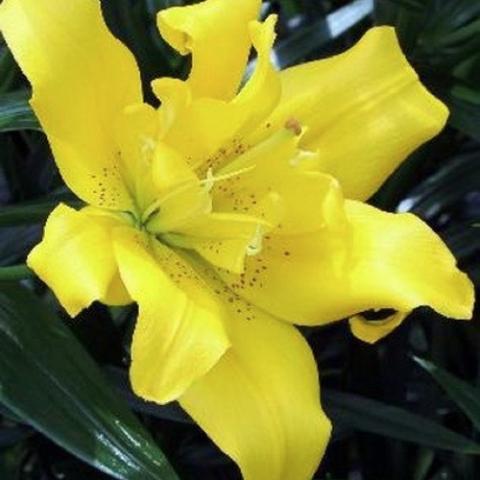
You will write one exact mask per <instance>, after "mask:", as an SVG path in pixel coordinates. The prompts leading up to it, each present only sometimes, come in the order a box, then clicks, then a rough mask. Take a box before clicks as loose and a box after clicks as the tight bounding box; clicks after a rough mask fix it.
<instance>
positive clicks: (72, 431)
mask: <svg viewBox="0 0 480 480" xmlns="http://www.w3.org/2000/svg"><path fill="white" fill-rule="evenodd" d="M0 402H3V403H4V404H5V405H6V406H7V407H8V408H9V409H11V410H12V412H13V413H14V414H15V415H18V416H19V417H20V418H22V419H23V420H24V421H26V422H27V423H29V424H30V425H32V426H33V427H34V428H35V429H37V430H39V431H41V432H42V433H44V434H45V435H46V436H48V437H49V438H51V439H52V440H53V441H55V442H56V443H58V444H59V445H61V446H62V447H63V448H65V449H67V450H69V451H70V452H71V453H73V454H74V455H76V456H78V457H79V458H81V459H83V460H84V461H86V462H88V463H90V464H91V465H93V466H95V467H97V468H99V469H100V470H102V471H104V472H107V473H109V474H110V475H113V476H114V477H115V478H118V479H121V480H149V479H151V480H154V479H155V480H177V476H176V475H175V473H174V471H173V469H172V468H171V467H170V465H169V464H168V462H167V460H166V458H165V457H164V455H163V453H162V452H161V451H160V449H159V448H158V447H157V446H156V445H155V443H154V442H153V440H152V439H151V437H150V436H149V434H148V433H147V432H146V431H145V430H144V429H143V427H142V426H141V425H140V423H139V422H138V420H137V419H136V418H135V417H134V416H133V415H132V414H131V412H130V411H129V410H128V408H127V407H126V406H125V405H124V404H123V403H122V402H121V401H120V400H119V399H118V398H116V396H115V395H114V394H113V393H112V391H111V390H110V388H109V387H108V386H107V384H106V382H105V380H104V378H103V376H102V374H101V372H100V370H99V369H98V367H97V366H96V365H95V364H94V362H93V361H92V359H91V358H90V357H89V355H88V354H87V353H86V352H85V350H84V349H83V347H82V346H81V345H80V344H79V343H78V341H77V340H76V339H75V338H74V337H73V335H72V333H71V332H70V331H69V329H68V328H67V327H65V326H64V325H63V324H62V322H61V321H60V320H59V319H58V318H57V317H55V316H54V315H53V314H52V313H51V312H50V311H49V310H48V309H47V308H46V307H45V306H44V305H43V304H42V303H41V302H40V301H39V300H38V299H37V298H36V297H35V296H34V295H33V294H31V293H30V292H29V291H27V290H25V289H23V288H21V287H19V286H17V285H14V284H7V283H2V284H0Z"/></svg>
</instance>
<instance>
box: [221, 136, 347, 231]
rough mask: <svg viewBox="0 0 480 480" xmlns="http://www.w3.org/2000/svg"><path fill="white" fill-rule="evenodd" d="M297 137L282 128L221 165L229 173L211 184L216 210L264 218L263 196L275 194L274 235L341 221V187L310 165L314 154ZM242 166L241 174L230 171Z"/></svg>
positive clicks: (225, 172)
mask: <svg viewBox="0 0 480 480" xmlns="http://www.w3.org/2000/svg"><path fill="white" fill-rule="evenodd" d="M301 137H302V132H298V131H293V130H292V129H290V128H283V129H281V130H280V131H278V132H276V133H275V134H273V135H272V136H271V137H270V138H268V139H266V140H264V141H263V142H261V143H260V144H258V145H256V146H255V147H253V148H251V149H250V150H248V151H247V152H246V153H245V154H243V155H241V156H239V157H238V158H236V159H235V160H234V161H232V162H230V163H229V164H227V165H226V166H225V167H224V168H222V169H220V170H219V171H218V174H219V175H232V176H231V177H230V178H227V179H226V180H224V181H222V182H219V183H218V185H215V186H214V188H213V190H212V196H213V205H214V208H216V209H217V210H221V211H233V212H242V213H244V214H249V215H254V216H259V214H260V216H261V217H262V218H265V213H264V212H263V211H261V212H260V211H259V209H260V207H261V206H262V202H261V200H262V199H263V198H265V196H267V195H268V194H269V193H270V192H275V193H276V194H277V195H278V197H279V199H280V202H281V206H282V213H281V221H280V222H279V223H278V228H277V229H276V230H275V234H278V235H295V234H300V233H307V232H312V231H316V230H318V229H320V228H322V227H324V226H325V225H327V224H332V223H335V224H340V223H341V222H342V219H343V218H344V216H345V215H344V213H343V196H342V192H341V189H340V186H339V184H338V182H337V181H336V180H335V179H334V178H333V177H331V176H329V175H326V174H324V173H320V172H318V171H315V170H312V169H311V168H310V166H309V165H310V164H311V163H312V162H313V163H315V162H316V161H317V156H316V155H314V154H313V153H312V152H307V151H302V150H301V149H300V148H299V142H301ZM247 169H248V171H245V170H247ZM242 170H244V171H245V173H243V174H241V175H234V173H235V172H236V171H242ZM267 219H268V218H267Z"/></svg>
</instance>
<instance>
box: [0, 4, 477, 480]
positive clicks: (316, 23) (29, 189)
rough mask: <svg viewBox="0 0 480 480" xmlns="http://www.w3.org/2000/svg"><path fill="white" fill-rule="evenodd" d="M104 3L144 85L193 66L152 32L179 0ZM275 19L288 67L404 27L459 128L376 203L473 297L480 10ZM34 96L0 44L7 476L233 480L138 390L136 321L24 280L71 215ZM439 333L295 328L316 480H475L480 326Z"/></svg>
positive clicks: (223, 462) (406, 9)
mask: <svg viewBox="0 0 480 480" xmlns="http://www.w3.org/2000/svg"><path fill="white" fill-rule="evenodd" d="M102 3H103V7H104V13H105V15H106V17H107V19H108V23H109V25H110V27H111V28H112V30H113V31H114V32H115V34H116V35H117V36H118V37H120V38H121V39H122V40H123V41H124V42H125V43H126V44H127V45H128V46H129V47H130V48H131V49H132V50H133V52H134V53H135V55H136V57H137V60H138V61H139V63H140V65H141V70H142V72H143V75H144V78H143V80H144V82H145V85H148V83H149V81H150V80H152V79H154V78H156V77H159V76H162V75H169V76H180V77H184V76H185V75H186V73H187V72H188V68H189V67H188V63H187V62H186V61H185V60H184V59H181V58H179V57H178V56H177V55H175V54H174V53H173V51H172V50H171V49H169V48H168V47H167V46H166V45H165V44H164V43H163V42H162V40H161V39H160V38H159V36H158V35H157V32H156V30H155V24H154V21H153V19H154V15H155V12H157V11H158V10H159V9H161V8H164V7H167V6H171V5H174V4H180V3H182V1H181V0H103V1H102ZM232 8H234V6H233V2H232ZM272 11H275V12H277V13H279V15H280V24H279V28H278V31H279V39H278V42H277V47H276V51H275V59H276V62H277V64H278V66H280V67H285V66H289V65H292V64H295V63H298V62H300V61H304V60H310V59H317V58H323V57H325V56H329V55H331V54H334V53H337V52H340V51H343V50H345V49H346V48H348V47H349V46H351V45H352V44H353V43H354V42H355V41H356V40H357V39H358V38H359V37H360V36H361V35H362V34H363V32H364V31H365V30H366V29H367V28H368V27H369V26H371V25H372V24H390V25H395V26H396V27H397V32H398V34H399V37H400V39H401V43H402V46H403V48H404V51H405V53H406V54H407V56H408V58H409V60H410V62H411V63H412V64H413V65H414V66H415V68H416V69H417V71H418V72H419V74H420V76H421V78H422V80H423V81H424V83H425V84H426V85H427V86H428V87H429V88H430V89H431V90H432V91H434V92H435V93H436V94H437V95H438V96H440V97H441V98H442V99H443V100H444V101H445V102H446V103H447V104H448V105H449V107H450V109H451V112H452V115H451V118H450V122H449V125H448V127H447V128H446V129H445V131H444V132H443V133H442V134H441V135H440V136H439V137H438V138H436V139H435V140H434V141H432V142H430V144H428V145H426V146H424V147H423V148H421V149H420V150H419V151H418V152H416V153H415V154H414V155H412V157H411V158H409V159H408V160H407V161H406V162H405V163H404V164H403V165H402V166H401V167H400V168H399V170H398V171H397V172H396V173H395V174H394V175H393V176H392V177H391V178H390V179H389V181H388V182H387V183H386V184H385V185H384V187H383V188H382V189H381V191H380V192H379V193H378V194H377V195H375V197H374V198H373V199H372V202H373V203H374V204H376V205H377V206H380V207H381V208H384V209H386V210H390V211H406V210H410V211H413V212H415V213H416V214H417V215H419V216H421V217H422V218H423V219H425V220H426V221H427V222H428V223H429V224H430V225H431V226H432V227H433V228H435V229H436V230H437V231H438V232H439V233H440V234H441V235H442V237H443V238H444V239H445V241H446V242H447V243H448V244H449V246H450V247H451V248H452V249H453V251H454V252H455V254H456V256H457V258H458V259H459V262H460V265H461V267H462V268H464V269H465V270H466V271H468V273H469V274H470V275H471V277H472V278H473V279H474V281H475V282H476V283H477V285H478V284H480V261H479V260H480V235H479V232H478V224H479V223H480V143H479V142H480V2H479V1H478V0H377V1H376V2H375V3H374V2H373V0H355V1H351V2H347V1H341V0H330V1H328V0H279V1H271V2H267V3H266V4H265V12H264V13H265V14H267V13H269V12H272ZM92 54H93V52H92ZM28 97H29V92H28V83H27V82H26V81H25V79H24V78H23V76H22V74H21V72H20V71H19V70H18V68H17V67H16V65H15V62H14V61H13V59H12V56H11V54H10V53H9V51H8V49H7V48H6V47H5V46H4V45H3V44H1V43H0V202H1V204H2V208H1V209H0V267H2V268H0V279H1V280H0V478H1V479H2V480H3V479H5V480H13V479H15V480H53V479H65V480H76V479H79V480H80V479H81V480H84V479H86V478H88V479H92V480H96V479H109V478H119V479H129V480H130V479H132V480H137V479H138V480H144V479H145V480H148V479H159V480H172V479H177V478H178V477H180V478H181V479H185V480H188V479H192V480H193V479H199V478H201V479H205V480H214V479H219V480H220V479H225V480H227V479H228V480H230V479H238V478H239V473H238V471H237V469H236V467H235V466H234V464H233V463H232V462H231V461H230V460H229V459H228V458H226V457H225V456H224V455H222V454H221V453H220V452H219V451H218V450H217V449H216V448H215V447H214V446H213V445H212V444H211V442H210V441H209V440H208V439H207V438H206V436H205V435H204V434H203V433H202V432H201V431H200V429H198V428H197V427H196V426H195V425H194V424H193V423H192V422H191V421H190V419H189V418H188V417H187V416H186V415H185V414H183V412H182V411H181V410H180V409H179V408H178V407H177V406H175V405H170V406H168V407H157V406H155V405H152V404H147V403H145V402H142V401H140V400H139V399H138V398H136V397H135V396H134V395H133V394H132V392H131V391H130V389H129V386H128V379H127V374H126V369H127V367H128V362H129V360H128V345H129V343H130V336H131V332H132V328H133V322H134V319H135V311H134V309H133V308H130V309H107V308H106V307H103V306H101V305H94V306H92V307H91V308H89V309H88V310H87V311H85V312H83V313H82V314H81V315H80V317H79V318H78V319H76V320H74V321H72V320H70V319H68V318H67V316H66V314H65V313H64V312H63V310H62V309H61V307H60V306H59V305H58V303H57V302H56V300H55V298H54V297H53V296H52V295H51V293H50V292H49V291H48V290H47V289H46V288H45V287H44V286H43V285H41V284H40V283H39V282H38V281H37V280H35V279H34V278H33V277H30V274H29V272H28V270H27V269H26V268H25V267H24V266H22V264H23V262H24V261H25V256H26V254H27V253H28V251H29V249H30V248H31V247H32V245H34V244H35V243H36V242H37V241H38V240H39V238H40V236H41V229H42V222H43V221H44V219H45V218H46V216H47V215H48V213H49V212H50V211H51V210H52V208H53V207H54V206H55V205H56V204H57V203H58V201H59V200H62V201H64V202H67V203H69V204H72V205H77V204H78V200H77V199H75V197H74V196H73V195H72V194H71V193H70V192H69V191H68V190H67V189H66V187H65V186H64V184H63V183H62V181H61V179H60V177H59V175H58V172H57V170H56V167H55V165H54V163H53V160H52V157H51V154H50V151H49V148H48V144H47V142H46V140H45V137H44V135H43V134H42V133H41V132H40V129H39V126H38V124H37V121H36V119H35V118H34V116H33V115H32V113H31V111H30V109H29V107H28V103H27V99H28ZM32 292H33V293H32ZM434 317H436V315H435V314H433V313H432V312H431V311H427V310H418V311H416V312H415V313H414V314H413V315H412V316H411V318H410V319H409V321H407V322H405V324H404V325H403V326H402V327H400V328H399V329H398V330H397V331H396V332H394V333H393V334H392V335H391V336H389V337H388V338H386V339H385V340H383V341H381V342H380V343H379V344H378V345H376V346H373V347H371V346H367V345H364V344H362V343H361V342H359V341H357V340H355V339H354V338H353V337H352V336H351V335H350V334H349V332H348V329H347V326H346V325H345V324H341V323H340V324H336V325H332V326H329V327H327V328H316V329H315V328H311V329H305V330H304V334H305V336H306V337H307V339H308V340H309V342H310V344H311V346H312V348H313V351H314V353H315V356H316V358H317V361H318V363H319V366H320V371H321V376H322V385H323V393H322V396H323V397H324V398H323V403H324V405H325V407H326V409H327V411H328V413H329V415H330V416H331V418H332V419H333V421H334V424H335V430H334V435H333V440H332V442H331V444H330V446H329V449H328V452H327V455H326V457H325V459H324V462H323V464H322V467H321V470H320V471H319V472H317V474H316V477H315V478H316V479H317V480H320V479H322V480H347V479H349V480H407V479H412V480H437V479H442V480H460V479H467V480H474V479H477V478H480V459H479V453H480V439H479V433H478V432H479V430H480V369H479V366H480V348H479V346H480V325H479V323H478V320H477V319H476V317H475V318H474V320H473V321H472V322H468V323H465V322H458V323H454V322H447V321H443V320H442V319H441V318H434ZM162 452H164V453H162ZM166 458H168V462H167V460H166ZM170 465H172V466H173V468H172V467H171V466H170ZM174 470H175V471H176V472H177V474H178V477H177V476H176V473H174ZM258 480H262V479H258Z"/></svg>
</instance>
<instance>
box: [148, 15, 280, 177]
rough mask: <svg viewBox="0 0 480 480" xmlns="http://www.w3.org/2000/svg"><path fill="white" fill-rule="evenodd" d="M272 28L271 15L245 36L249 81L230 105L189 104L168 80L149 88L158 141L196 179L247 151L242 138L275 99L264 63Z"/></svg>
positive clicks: (183, 85) (186, 91) (276, 89)
mask: <svg viewBox="0 0 480 480" xmlns="http://www.w3.org/2000/svg"><path fill="white" fill-rule="evenodd" d="M275 22H276V17H275V16H273V15H272V16H270V17H269V18H267V20H265V22H263V23H260V22H257V21H252V22H251V23H250V25H249V29H248V32H249V35H250V37H251V40H252V43H253V46H254V48H255V50H256V51H257V53H258V61H257V64H256V67H255V70H254V72H253V74H252V76H251V78H250V79H249V80H248V82H247V83H246V85H245V86H244V87H243V88H242V90H241V91H240V92H239V94H238V95H237V96H236V97H235V98H234V99H233V100H231V101H224V100H219V99H215V98H194V96H193V95H192V91H191V88H190V87H189V84H188V83H187V82H182V81H180V80H176V79H172V78H161V79H158V80H155V81H154V82H152V88H153V91H154V92H155V94H156V95H157V97H158V98H159V99H160V100H161V102H162V106H161V108H160V115H161V121H162V124H163V128H162V130H163V137H162V141H163V142H165V143H167V144H169V145H170V146H172V147H173V148H175V149H177V150H178V151H179V152H180V153H181V154H182V155H183V156H184V157H185V158H186V160H187V162H188V164H189V165H190V166H192V168H194V169H195V170H197V171H198V173H199V174H201V175H206V173H207V171H208V170H209V169H212V170H213V171H215V170H217V168H218V167H219V166H221V165H224V164H226V163H227V162H228V160H230V159H231V158H232V157H233V156H235V155H238V154H240V153H242V152H243V151H245V150H247V149H248V148H249V145H247V144H246V143H245V142H244V137H245V136H246V135H247V134H248V133H250V132H252V131H254V130H256V129H257V127H258V125H259V123H260V122H261V121H262V120H264V119H265V118H266V117H268V116H269V115H270V113H271V112H272V111H273V109H274V108H275V106H276V105H277V103H278V101H279V99H280V76H279V74H278V72H276V71H275V69H274V68H273V66H272V64H271V62H270V51H271V48H272V45H273V41H274V38H275V31H274V29H275ZM210 78H211V77H210Z"/></svg>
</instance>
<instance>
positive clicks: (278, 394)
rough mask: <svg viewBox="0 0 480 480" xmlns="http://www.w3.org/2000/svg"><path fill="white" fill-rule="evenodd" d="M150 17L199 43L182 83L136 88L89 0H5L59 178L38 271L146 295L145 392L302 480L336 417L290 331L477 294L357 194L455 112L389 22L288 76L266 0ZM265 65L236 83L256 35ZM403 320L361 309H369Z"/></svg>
mask: <svg viewBox="0 0 480 480" xmlns="http://www.w3.org/2000/svg"><path fill="white" fill-rule="evenodd" d="M234 3H235V5H234V6H233V5H232V2H230V1H228V0H206V1H204V2H202V3H198V4H195V5H193V6H186V7H174V8H170V9H167V10H165V11H162V12H160V13H159V15H158V26H159V29H160V32H161V34H162V35H163V37H164V39H165V40H166V41H167V42H168V43H169V44H170V45H171V46H172V47H173V48H175V49H176V50H177V51H178V52H179V53H180V54H181V55H187V54H188V55H192V70H191V73H190V77H189V78H188V79H187V80H186V81H180V80H176V79H170V78H162V79H159V80H157V81H155V82H153V84H152V89H153V92H154V93H155V94H156V95H157V96H158V98H159V99H160V101H161V107H160V108H158V109H155V108H153V107H152V106H150V105H147V104H146V103H145V102H144V100H143V93H142V87H141V82H140V76H139V71H138V68H137V65H136V63H135V60H134V58H133V57H132V55H131V54H130V53H129V52H128V51H127V49H126V48H125V47H124V46H123V45H122V44H121V43H120V42H119V41H118V40H117V39H116V38H114V37H113V36H112V35H111V33H110V32H109V31H108V29H107V27H106V26H105V23H104V21H103V17H102V13H101V8H100V4H99V1H98V0H68V1H65V0H4V1H3V3H2V5H1V6H0V28H1V31H2V33H3V35H4V37H5V39H6V41H7V43H8V45H9V47H10V48H11V50H12V52H13V54H14V56H15V58H16V60H17V62H18V64H19V65H20V67H21V68H22V70H23V72H24V73H25V75H26V76H27V77H28V79H29V80H30V82H31V84H32V86H33V97H32V100H31V104H32V107H33V108H34V110H35V112H36V114H37V116H38V118H39V120H40V122H41V124H42V126H43V128H44V131H45V132H46V134H47V136H48V139H49V142H50V145H51V147H52V150H53V153H54V155H55V159H56V162H57V164H58V167H59V169H60V172H61V174H62V176H63V178H64V180H65V182H66V184H67V185H68V186H69V187H70V188H71V189H72V190H73V191H74V192H75V193H76V194H77V195H78V196H79V197H80V198H81V199H83V200H84V201H85V202H86V203H87V204H88V205H89V206H88V207H86V208H83V209H81V210H80V211H76V210H73V209H71V208H69V207H67V206H65V205H59V206H58V207H57V208H56V209H55V210H54V211H53V213H52V214H51V215H50V217H49V219H48V221H47V224H46V226H45V234H44V238H43V240H42V242H41V243H40V244H39V245H37V246H36V247H35V248H34V249H33V251H32V252H31V253H30V256H29V257H28V264H29V266H30V267H31V268H32V269H33V270H34V271H35V272H36V273H37V274H38V276H39V277H40V278H41V279H43V280H44V281H45V282H46V283H47V284H48V285H49V286H50V287H51V288H52V290H53V291H54V292H55V294H56V295H57V297H58V299H59V300H60V302H61V303H62V305H63V306H64V307H65V309H66V310H67V311H68V313H69V314H70V315H72V316H74V315H76V314H78V313H79V312H80V311H81V310H82V309H83V308H85V307H87V306H88V305H90V304H91V303H92V302H93V301H101V302H104V303H105V304H108V305H123V304H128V303H130V302H136V303H137V304H138V306H139V317H138V321H137V326H136V330H135V333H134V337H133V343H132V348H131V355H132V365H131V371H130V375H131V381H132V385H133V388H134V390H135V392H136V393H137V394H138V395H139V396H141V397H143V398H145V399H148V400H152V401H155V402H158V403H165V402H170V401H172V400H178V401H179V402H180V403H181V405H182V406H183V408H184V409H185V410H186V411H187V412H188V413H189V414H190V415H191V416H192V417H193V418H194V419H195V420H196V421H197V422H198V423H199V424H200V426H201V427H202V428H203V429H204V430H205V431H206V432H207V434H208V435H209V436H210V437H211V438H212V440H213V441H214V442H216V443H217V445H218V446H219V447H220V448H221V449H222V450H223V451H225V452H226V453H227V454H228V455H229V456H230V457H231V458H232V459H234V460H235V462H237V464H238V465H239V466H240V469H241V470H242V474H243V476H244V478H245V479H247V480H309V479H311V478H312V475H313V474H314V472H315V469H316V468H317V465H318V463H319V461H320V459H321V457H322V455H323V452H324V450H325V447H326V444H327V442H328V439H329V434H330V423H329V420H328V419H327V418H326V416H325V414H324V413H323V411H322V409H321V406H320V392H319V382H318V373H317V369H316V365H315V362H314V359H313V356H312V354H311V352H310V350H309V348H308V346H307V343H306V341H305V340H304V339H303V337H302V336H301V335H300V334H299V333H298V331H297V330H296V328H295V327H294V326H293V324H301V325H323V324H326V323H329V322H333V321H337V320H340V319H343V318H350V322H351V328H352V331H353V333H354V334H355V335H357V336H358V337H360V338H361V339H363V340H365V341H369V342H374V341H376V340H378V339H379V338H381V337H383V336H384V335H386V334H387V333H388V332H390V331H391V330H392V329H393V328H394V327H396V326H397V325H398V324H399V323H400V322H401V321H403V319H404V318H405V317H406V316H407V314H408V313H409V312H410V311H411V310H412V309H414V308H416V307H418V306H421V305H428V306H430V307H432V308H434V309H435V310H436V311H437V312H439V313H441V314H443V315H445V316H448V317H452V318H457V319H468V318H470V316H471V312H472V304H473V288H472V285H471V283H470V281H469V280H468V278H467V277H466V275H464V274H463V273H461V272H460V271H459V270H458V269H457V267H456V263H455V259H454V257H453V256H452V255H451V253H450V252H449V251H448V249H447V247H446V246H445V245H444V244H443V242H442V241H441V240H440V239H439V238H438V236H437V235H436V234H435V233H434V232H433V231H432V230H430V229H429V227H428V226H426V225H425V224H424V223H422V221H421V220H420V219H418V218H416V217H415V216H413V215H410V214H398V215H396V214H390V213H385V212H381V211H379V210H377V209H375V208H373V207H371V206H368V205H367V204H365V203H363V202H364V201H365V200H367V199H368V198H369V197H370V196H371V195H372V194H373V193H374V192H375V191H376V190H377V189H378V188H379V186H380V185H381V184H382V182H383V181H384V180H385V179H386V178H387V177H388V176H389V175H390V174H391V173H392V172H393V171H394V170H395V168H396V167H397V166H398V165H399V164H400V162H401V161H402V160H403V159H404V158H405V157H406V156H407V155H408V154H409V153H410V152H412V151H413V150H415V149H416V148H417V147H418V146H419V145H420V144H422V143H423V142H425V141H426V140H428V139H430V138H431V137H433V136H434V135H436V134H437V133H438V132H439V131H440V130H441V129H442V128H443V126H444V124H445V121H446V119H447V116H448V112H447V109H446V108H445V106H444V105H443V104H442V103H441V102H440V101H438V100H437V99H436V98H434V97H433V96H432V95H431V94H430V93H429V92H428V91H427V90H426V89H425V88H424V87H423V86H422V85H421V83H420V82H419V80H418V78H417V75H416V74H415V72H414V71H413V70H412V68H411V67H410V66H409V64H408V63H407V61H406V59H405V57H404V56H403V54H402V52H401V50H400V47H399V45H398V42H397V39H396V36H395V32H394V30H393V29H392V28H389V27H379V28H374V29H372V30H370V31H369V32H367V34H366V35H365V36H364V37H363V38H362V39H361V40H360V42H359V43H358V44H357V45H356V46H354V47H353V48H352V49H351V50H349V51H347V52H346V53H344V54H342V55H338V56H335V57H333V58H330V59H328V60H322V61H316V62H311V63H306V64H303V65H300V66H298V67H294V68H289V69H287V70H285V71H283V72H278V71H276V70H275V68H274V67H273V66H272V64H271V63H270V60H269V59H270V50H271V48H272V44H273V41H274V36H275V35H274V26H275V17H269V18H268V19H267V20H266V21H265V22H263V23H260V22H258V21H257V20H256V18H257V16H258V13H259V8H260V0H238V1H236V2H234ZM252 45H253V47H254V49H255V50H256V52H257V54H258V60H257V63H256V67H255V71H254V73H253V75H252V76H251V78H250V79H249V80H248V81H247V83H246V84H245V85H244V86H243V87H242V88H240V83H241V80H242V76H243V74H244V70H245V65H246V62H247V58H248V55H249V51H250V48H251V46H252ZM384 308H392V309H394V310H395V311H396V313H395V314H394V315H392V317H390V318H388V319H386V320H384V321H381V322H369V321H368V320H367V319H366V318H364V317H363V316H362V315H361V312H364V311H366V310H369V309H384Z"/></svg>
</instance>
